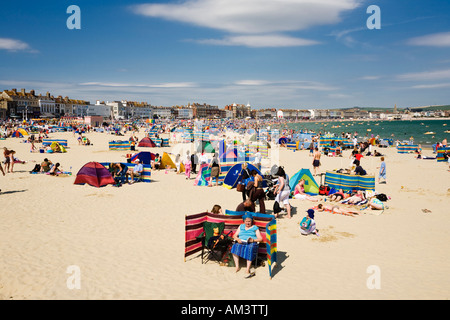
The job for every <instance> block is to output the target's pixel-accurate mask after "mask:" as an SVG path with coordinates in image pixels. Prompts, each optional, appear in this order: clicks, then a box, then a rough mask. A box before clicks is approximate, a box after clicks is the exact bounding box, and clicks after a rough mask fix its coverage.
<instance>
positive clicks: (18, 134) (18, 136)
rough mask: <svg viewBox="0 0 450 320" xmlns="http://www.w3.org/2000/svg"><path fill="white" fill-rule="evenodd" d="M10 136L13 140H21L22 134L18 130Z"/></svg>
mask: <svg viewBox="0 0 450 320" xmlns="http://www.w3.org/2000/svg"><path fill="white" fill-rule="evenodd" d="M11 136H12V137H14V138H23V134H22V132H20V131H19V130H16V131H14V132H13V133H12V135H11Z"/></svg>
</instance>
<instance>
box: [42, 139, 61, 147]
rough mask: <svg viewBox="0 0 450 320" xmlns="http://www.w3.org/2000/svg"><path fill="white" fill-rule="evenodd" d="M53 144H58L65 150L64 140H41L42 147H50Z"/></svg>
mask: <svg viewBox="0 0 450 320" xmlns="http://www.w3.org/2000/svg"><path fill="white" fill-rule="evenodd" d="M53 142H58V143H59V144H60V145H62V146H63V147H65V148H67V140H65V139H44V140H42V146H44V147H46V146H50V145H51V144H52V143H53Z"/></svg>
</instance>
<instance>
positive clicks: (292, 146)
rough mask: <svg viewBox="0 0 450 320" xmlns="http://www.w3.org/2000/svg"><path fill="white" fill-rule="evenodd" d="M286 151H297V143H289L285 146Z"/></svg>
mask: <svg viewBox="0 0 450 320" xmlns="http://www.w3.org/2000/svg"><path fill="white" fill-rule="evenodd" d="M286 148H287V149H288V150H298V141H291V142H288V143H287V144H286Z"/></svg>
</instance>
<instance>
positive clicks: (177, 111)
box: [0, 89, 450, 122]
mask: <svg viewBox="0 0 450 320" xmlns="http://www.w3.org/2000/svg"><path fill="white" fill-rule="evenodd" d="M445 107H446V108H443V109H442V110H438V109H436V108H434V109H432V110H430V109H429V107H415V108H406V109H404V110H398V108H397V106H396V105H395V106H394V108H393V109H389V108H380V109H375V108H371V109H370V111H369V110H367V109H364V108H359V107H352V108H343V109H322V108H311V109H306V108H305V109H294V108H264V109H263V108H255V109H253V108H252V106H251V105H250V103H247V104H238V103H232V104H228V105H226V106H225V107H224V108H223V109H222V108H219V106H215V105H210V104H207V103H197V102H194V103H190V102H189V103H187V105H182V106H178V105H177V106H171V107H167V106H152V105H151V104H150V103H148V102H136V101H127V100H117V101H107V102H104V101H96V103H95V104H92V103H90V102H89V101H85V100H83V99H70V98H69V97H67V96H66V97H64V98H63V97H62V96H57V97H55V96H53V95H51V94H50V92H46V93H45V95H42V94H36V92H35V91H34V90H30V91H29V92H27V91H26V90H25V89H21V90H17V89H10V90H3V91H2V92H1V93H0V120H5V119H16V120H20V119H23V120H25V119H37V118H48V119H59V118H73V119H74V118H83V117H91V118H89V119H93V118H92V117H95V119H96V121H98V119H101V118H102V119H103V120H104V121H106V122H109V121H113V120H130V119H153V118H162V119H187V120H189V119H201V118H206V119H250V118H251V119H261V120H264V119H283V120H286V121H298V120H343V119H348V120H351V119H379V120H409V119H412V118H417V117H449V116H450V114H449V110H450V108H449V106H445Z"/></svg>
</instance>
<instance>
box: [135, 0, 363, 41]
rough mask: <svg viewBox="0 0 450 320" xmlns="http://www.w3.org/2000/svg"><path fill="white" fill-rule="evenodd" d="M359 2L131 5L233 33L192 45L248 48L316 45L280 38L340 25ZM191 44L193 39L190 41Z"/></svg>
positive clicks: (230, 0)
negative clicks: (324, 26)
mask: <svg viewBox="0 0 450 320" xmlns="http://www.w3.org/2000/svg"><path fill="white" fill-rule="evenodd" d="M361 1H362V0H315V1H311V0H184V1H181V2H179V3H171V4H140V5H135V6H132V7H131V9H132V11H133V12H134V13H135V14H138V15H143V16H147V17H151V18H161V19H166V20H169V21H177V22H182V23H187V24H190V25H194V26H199V27H206V28H210V29H216V30H221V31H225V32H228V33H231V34H233V35H232V36H227V37H224V38H222V39H203V40H196V42H200V43H205V44H213V45H228V46H230V45H232V46H249V47H287V46H306V45H314V44H317V43H318V42H316V41H313V40H307V39H302V38H295V37H291V36H287V35H283V34H281V33H283V32H292V31H299V30H306V29H308V28H311V27H314V26H322V25H329V24H335V23H338V22H340V20H341V14H342V13H344V12H346V11H349V10H353V9H355V8H357V7H358V6H359V4H360V3H361ZM194 41H195V40H194Z"/></svg>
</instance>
